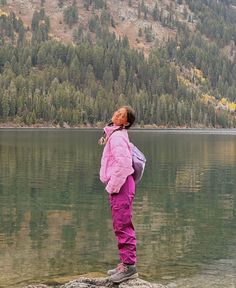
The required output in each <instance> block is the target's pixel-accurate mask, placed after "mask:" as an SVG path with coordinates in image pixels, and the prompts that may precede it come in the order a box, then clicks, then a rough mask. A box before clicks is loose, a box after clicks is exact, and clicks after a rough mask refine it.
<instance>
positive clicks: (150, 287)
mask: <svg viewBox="0 0 236 288" xmlns="http://www.w3.org/2000/svg"><path fill="white" fill-rule="evenodd" d="M96 287H99V288H107V287H109V288H116V287H119V288H128V287H133V288H136V287H138V288H166V286H163V285H161V284H152V283H149V282H147V281H144V280H142V279H140V278H137V279H133V280H128V281H125V282H122V283H121V284H113V283H112V282H111V281H109V278H80V279H77V280H74V281H71V282H69V283H67V284H65V285H63V286H61V287H60V288H96Z"/></svg>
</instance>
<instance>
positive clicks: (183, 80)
mask: <svg viewBox="0 0 236 288" xmlns="http://www.w3.org/2000/svg"><path fill="white" fill-rule="evenodd" d="M177 79H178V81H179V82H181V83H182V84H184V85H185V86H190V85H191V82H190V81H189V80H188V79H186V78H184V77H182V76H179V75H178V76H177Z"/></svg>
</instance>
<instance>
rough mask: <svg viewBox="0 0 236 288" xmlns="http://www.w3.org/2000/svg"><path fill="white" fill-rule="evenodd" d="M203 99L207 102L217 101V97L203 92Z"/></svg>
mask: <svg viewBox="0 0 236 288" xmlns="http://www.w3.org/2000/svg"><path fill="white" fill-rule="evenodd" d="M202 101H203V102H204V103H205V104H207V103H209V102H210V103H216V98H215V97H214V96H212V95H209V94H202Z"/></svg>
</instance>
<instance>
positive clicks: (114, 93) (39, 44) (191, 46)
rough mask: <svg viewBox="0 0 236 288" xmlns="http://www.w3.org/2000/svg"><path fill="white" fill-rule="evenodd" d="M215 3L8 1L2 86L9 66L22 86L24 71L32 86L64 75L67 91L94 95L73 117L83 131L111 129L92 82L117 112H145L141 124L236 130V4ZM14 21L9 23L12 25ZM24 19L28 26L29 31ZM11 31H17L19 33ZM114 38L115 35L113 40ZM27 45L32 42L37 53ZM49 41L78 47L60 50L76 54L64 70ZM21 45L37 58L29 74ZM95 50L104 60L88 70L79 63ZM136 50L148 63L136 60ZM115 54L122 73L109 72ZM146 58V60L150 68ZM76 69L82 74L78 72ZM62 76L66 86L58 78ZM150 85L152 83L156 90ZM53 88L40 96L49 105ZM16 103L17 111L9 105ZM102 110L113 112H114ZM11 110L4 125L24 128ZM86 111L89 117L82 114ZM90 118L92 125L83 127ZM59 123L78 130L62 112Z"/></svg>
mask: <svg viewBox="0 0 236 288" xmlns="http://www.w3.org/2000/svg"><path fill="white" fill-rule="evenodd" d="M2 1H3V0H2ZM208 2H209V1H203V0H202V1H200V0H195V1H190V0H188V1H187V0H186V1H180V0H179V1H167V0H162V1H135V0H131V1H130V0H129V1H113V0H110V1H103V0H80V1H79V0H77V1H66V0H64V1H63V0H57V1H55V0H53V1H52V0H51V1H47V0H46V1H45V0H41V1H27V2H26V1H20V0H14V1H13V0H12V1H10V0H8V1H7V3H5V5H1V11H0V17H1V19H2V20H1V19H0V20H1V21H0V24H1V35H2V42H3V46H2V55H3V57H2V59H3V60H1V59H0V67H2V68H1V74H2V75H1V77H2V79H3V78H4V75H3V74H4V72H5V70H6V71H7V69H10V68H9V67H8V66H6V61H4V58H5V60H7V59H8V61H10V64H11V66H12V69H13V72H14V73H15V74H16V75H15V76H20V74H22V73H24V72H22V71H25V70H27V73H28V74H27V73H26V76H27V75H28V76H27V77H28V78H30V77H31V76H32V72H33V71H34V70H35V69H37V70H40V71H42V72H45V70H44V69H47V67H46V66H47V65H49V66H50V67H51V65H53V67H54V69H59V68H60V67H61V69H63V71H64V73H66V74H65V75H64V78H63V77H62V79H61V80H60V79H59V84H60V82H62V84H63V82H64V81H66V82H67V81H69V82H68V83H70V85H72V86H74V87H75V89H78V90H79V91H80V92H81V93H83V95H85V97H86V99H87V100H86V101H87V102H88V103H87V104H86V105H85V106H84V107H80V108H79V107H78V111H77V112H74V113H75V115H76V113H77V114H78V115H77V116H74V117H75V118H76V119H77V118H78V119H80V120H78V121H77V122H76V120H75V121H74V122H75V124H76V123H78V122H79V123H81V122H84V123H85V122H86V123H87V122H90V123H94V121H95V122H97V121H106V120H107V114H108V113H107V112H104V113H103V112H102V111H100V109H102V107H100V108H99V109H98V108H96V107H97V105H98V104H97V97H98V93H95V92H96V91H95V90H94V91H93V92H92V91H91V88H89V86H90V85H89V82H88V81H86V77H92V78H91V79H92V82H94V87H93V89H99V88H103V89H105V91H106V92H109V93H108V94H109V95H110V96H109V97H110V99H109V101H108V102H109V106H111V107H113V106H114V105H118V104H119V103H120V104H122V103H123V102H124V103H125V102H128V103H132V104H133V105H134V106H136V110H137V112H138V116H139V123H146V124H148V123H155V124H157V125H165V126H166V125H171V126H176V125H177V126H178V125H188V126H198V125H204V126H217V125H220V126H223V127H227V126H230V127H231V126H234V125H235V124H234V123H235V99H236V79H235V77H234V75H236V64H235V63H236V60H235V41H236V39H235V38H234V37H236V36H235V35H236V33H234V32H235V31H236V30H235V29H236V28H235V27H236V25H235V15H236V10H234V9H235V8H234V5H235V3H234V1H212V2H211V3H210V2H209V3H210V4H208ZM40 9H41V10H40ZM37 11H38V12H37ZM12 12H14V13H15V15H16V16H17V17H15V16H14V15H13V14H12ZM1 15H2V16H1ZM6 15H7V16H8V17H6ZM77 16H78V17H77ZM7 18H9V19H10V20H9V23H8V22H7V20H6V19H7ZM17 19H19V20H17ZM20 19H22V20H23V24H24V28H23V26H22V24H21V23H22V22H21V20H20ZM17 21H19V23H20V24H19V23H18V22H17ZM16 22H17V23H18V24H17V23H16ZM4 23H5V24H4ZM6 23H7V24H6ZM10 23H12V24H10ZM203 24H204V25H203ZM10 25H12V28H11V29H10V28H9V27H10ZM19 27H20V28H19ZM9 29H10V30H9ZM12 30H14V32H13V31H12ZM23 30H24V31H25V32H23ZM108 31H109V32H110V33H111V34H110V36H108ZM112 34H113V35H116V37H115V38H116V39H123V40H116V39H115V38H114V36H112ZM24 39H28V42H30V46H29V44H26V42H25V40H24ZM50 39H55V40H56V41H59V42H62V43H65V44H66V45H69V46H68V47H66V46H63V45H60V47H61V48H58V49H66V51H67V52H65V53H67V54H68V53H72V55H71V56H68V55H67V56H65V58H63V57H62V58H60V57H59V58H58V59H57V60H60V61H61V62H60V63H57V65H56V67H55V65H54V64H53V63H54V61H52V60H50V57H53V55H52V54H51V53H52V50H53V49H54V48H53V47H54V46H55V45H56V44H54V42H52V41H51V40H50ZM101 41H102V42H101ZM109 41H110V42H109ZM128 42H129V43H128ZM7 43H12V44H13V46H14V47H15V48H14V49H15V50H13V51H14V52H13V53H14V54H15V55H16V57H15V58H14V57H13V58H12V56H9V55H8V54H9V53H8V54H6V51H5V50H4V47H5V46H6V44H7ZM19 43H24V47H25V46H27V47H28V48H26V47H25V48H24V50H25V49H26V50H27V49H30V51H32V52H31V53H30V54H29V53H28V52H27V53H28V54H27V53H25V54H27V55H30V58H29V57H28V58H26V60H27V63H28V64H27V65H28V66H27V67H25V68H24V69H23V68H21V67H22V65H24V63H19V62H18V60H19V58H21V56H20V54H19V53H20V51H19ZM86 43H90V44H89V45H92V46H94V48H92V47H90V48H92V49H93V50H94V49H95V51H94V52H91V51H90V53H93V54H94V57H95V58H96V60H89V57H88V62H87V64H86V63H82V62H84V61H83V59H82V58H81V57H80V55H79V54H78V53H79V52H78V51H79V50H81V49H82V47H83V46H86V45H87V44H86ZM119 43H120V44H119ZM71 44H73V46H71ZM105 45H107V46H105ZM109 46H111V47H109ZM121 46H122V47H121ZM0 47H1V46H0ZM50 47H51V48H50ZM58 47H59V46H58ZM62 47H66V48H62ZM72 47H74V48H72ZM129 47H131V48H134V49H135V50H137V51H140V52H141V53H138V54H137V53H136V54H135V53H134V52H131V51H132V50H130V48H129ZM54 50H55V49H54ZM55 51H56V50H55ZM55 51H54V52H55ZM98 51H100V52H101V51H103V54H100V57H102V58H101V59H102V62H103V64H104V65H103V66H102V65H101V63H100V64H99V61H100V60H99V61H98V59H97V57H98V55H99V54H97V53H100V52H98ZM56 53H59V51H56ZM107 53H109V54H107ZM111 53H112V54H113V55H114V57H116V58H118V61H120V62H119V63H117V64H116V67H115V66H114V67H112V66H109V65H113V64H112V62H110V64H109V61H108V59H110V54H111ZM142 53H144V56H145V58H146V60H143V58H142V57H143V56H142ZM117 55H119V56H117ZM128 55H129V56H128ZM68 57H69V58H70V59H71V60H70V61H69V62H68V61H67V60H66V59H67V58H68ZM86 57H87V56H85V57H84V58H86ZM91 57H93V56H92V54H91ZM134 59H136V60H134ZM46 60H47V61H46ZM55 60H56V59H55ZM14 61H15V62H18V65H19V69H18V71H16V69H15V68H14V65H13V64H14ZM81 61H82V62H81ZM133 61H135V62H134V63H136V64H132V65H131V64H130V63H132V62H133ZM72 64H73V65H72ZM76 65H78V66H80V67H79V68H76ZM98 65H100V69H101V71H100V72H98ZM152 66H153V67H152ZM141 68H142V69H144V70H145V71H146V74H148V75H150V76H144V75H142V74H143V73H144V72H145V71H142V70H140V69H141ZM71 69H72V70H73V69H74V70H75V71H76V70H78V72H79V73H80V75H82V74H84V75H86V77H85V78H83V77H81V76H80V79H79V80H76V79H74V78H73V77H72V78H71V77H70V74H71ZM66 70H67V71H66ZM96 71H97V72H96ZM151 71H152V72H151ZM160 72H161V73H164V74H163V75H162V74H160ZM67 73H69V74H68V75H67ZM81 73H82V74H81ZM150 73H151V74H150ZM153 73H154V74H153ZM54 74H55V75H54V76H55V77H57V78H58V76H56V75H58V73H57V72H56V71H55V73H54ZM72 74H73V73H72ZM153 76H154V77H153ZM146 77H150V80H149V83H148V82H147V81H148V79H145V78H146ZM28 78H27V79H28ZM59 78H60V77H59ZM63 79H64V80H63ZM105 79H108V80H109V81H108V82H110V85H108V86H109V87H110V88H109V89H108V88H107V87H106V82H107V81H105ZM135 79H136V80H135ZM29 80H30V79H29ZM52 80H53V78H52ZM3 82H4V81H3ZM122 82H123V84H122ZM95 83H96V84H95ZM14 85H15V84H14ZM45 85H46V84H45ZM46 86H47V85H46ZM50 86H52V83H51V84H50V85H49V84H48V86H47V88H46V90H45V91H42V89H39V90H40V91H38V93H39V94H40V93H42V98H45V93H46V94H47V93H49V90H50ZM34 92H35V90H34V91H33V93H34ZM102 93H103V92H102ZM43 95H44V96H43ZM0 96H1V95H0ZM5 98H7V97H6V96H4V95H3V96H2V97H1V103H2V108H1V107H0V113H1V114H2V115H3V114H4V113H3V110H4V108H3V107H5V106H4V105H5V104H4V103H5V102H6V99H5ZM10 98H11V97H10ZM135 99H136V100H135ZM134 100H135V103H133V102H134ZM7 101H8V102H9V97H8V100H7ZM110 101H114V102H113V103H111V102H110ZM50 103H51V102H50ZM50 105H52V106H53V107H54V108H53V109H56V110H57V109H59V108H60V106H59V107H58V108H56V107H55V103H53V104H52V103H51V104H50ZM103 105H104V108H105V110H107V109H108V110H110V109H111V107H109V108H107V107H106V105H105V104H103ZM8 106H9V103H8ZM141 106H144V107H141ZM86 107H87V108H86ZM61 108H63V105H62V107H61ZM112 109H113V108H112ZM112 109H111V110H112ZM163 109H164V110H163ZM5 110H6V111H5V114H4V117H3V116H2V119H5V120H6V118H8V117H9V116H11V115H12V116H13V117H14V115H18V116H19V117H20V118H19V119H20V120H19V121H22V120H23V121H24V122H25V121H26V116H25V114H26V112H25V114H24V113H23V114H22V113H18V112H15V114H14V113H13V112H12V113H10V111H9V112H8V113H6V112H7V111H8V110H9V109H5ZM28 110H29V112H30V113H31V114H32V115H33V116H32V115H31V114H30V115H31V116H32V117H31V118H32V119H33V120H34V122H35V121H36V122H37V121H38V120H39V119H44V117H42V115H41V114H42V113H41V114H40V113H38V115H37V113H36V110H37V109H35V107H34V108H32V107H31V108H30V109H29V108H28ZM28 110H27V109H26V111H28ZM85 110H86V113H85V112H83V111H85ZM98 110H99V112H98ZM1 111H2V112H1ZM21 112H22V111H21ZM97 112H98V115H97ZM58 113H59V112H58ZM84 113H85V114H86V116H83V117H82V116H81V115H82V114H83V115H84ZM94 113H95V114H96V115H94ZM1 114H0V115H1ZM6 114H7V117H6ZM13 114H14V115H13ZM59 114H60V115H61V116H55V115H54V116H52V117H49V118H50V121H56V122H58V121H59V119H61V120H60V121H67V122H71V120H67V119H66V117H64V116H63V115H62V114H63V113H62V112H60V113H59ZM64 114H65V113H64ZM172 114H173V115H172ZM211 114H212V115H211ZM99 115H100V116H99ZM28 118H30V117H28ZM68 118H70V117H68ZM91 119H92V120H91ZM5 120H4V121H5ZM28 120H29V119H28ZM26 122H27V121H26ZM72 122H73V121H72Z"/></svg>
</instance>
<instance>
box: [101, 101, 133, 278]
mask: <svg viewBox="0 0 236 288" xmlns="http://www.w3.org/2000/svg"><path fill="white" fill-rule="evenodd" d="M134 120H135V113H134V111H133V109H132V108H131V107H129V106H124V107H121V108H120V109H118V110H117V111H116V112H115V113H114V114H113V117H112V123H110V124H109V125H108V126H106V127H105V128H104V132H105V137H102V138H101V139H100V144H104V145H105V147H104V150H103V154H102V159H101V169H100V180H101V181H102V182H103V183H104V184H105V185H106V191H107V192H108V193H109V202H110V206H111V211H112V222H113V229H114V232H115V235H116V239H117V244H118V249H119V256H120V261H121V263H120V264H119V265H118V266H117V267H116V268H115V269H112V270H109V271H108V275H109V276H110V280H111V281H112V282H114V283H120V282H122V281H125V280H128V279H133V278H137V277H138V273H137V270H136V266H135V264H136V237H135V230H134V226H133V223H132V207H133V199H134V195H135V182H134V179H133V176H132V174H133V172H134V169H133V167H132V155H131V144H130V142H129V137H128V132H127V130H128V129H129V128H130V127H131V126H132V125H133V123H134Z"/></svg>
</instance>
